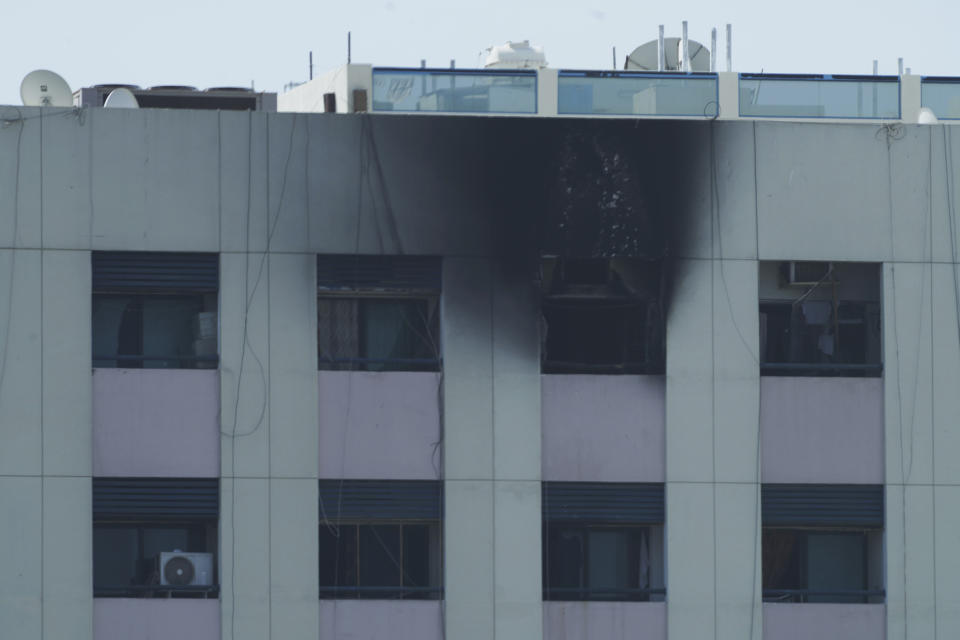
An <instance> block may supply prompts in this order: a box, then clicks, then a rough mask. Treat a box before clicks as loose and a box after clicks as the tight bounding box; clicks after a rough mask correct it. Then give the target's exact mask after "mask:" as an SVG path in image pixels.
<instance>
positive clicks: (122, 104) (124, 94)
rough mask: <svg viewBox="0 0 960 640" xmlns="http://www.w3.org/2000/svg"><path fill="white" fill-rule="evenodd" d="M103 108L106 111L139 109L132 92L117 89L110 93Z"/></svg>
mask: <svg viewBox="0 0 960 640" xmlns="http://www.w3.org/2000/svg"><path fill="white" fill-rule="evenodd" d="M103 106H104V107H106V108H108V109H139V108H140V103H139V102H137V96H135V95H133V91H130V89H127V88H125V87H119V88H117V89H114V90H113V91H111V92H110V95H108V96H107V99H106V100H105V101H104V103H103Z"/></svg>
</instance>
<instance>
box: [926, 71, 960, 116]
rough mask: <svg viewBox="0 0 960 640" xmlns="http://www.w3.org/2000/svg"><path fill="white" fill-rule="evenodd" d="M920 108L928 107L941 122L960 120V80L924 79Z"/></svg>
mask: <svg viewBox="0 0 960 640" xmlns="http://www.w3.org/2000/svg"><path fill="white" fill-rule="evenodd" d="M920 106H922V107H927V108H928V109H930V110H931V111H933V114H934V115H935V116H937V118H939V119H941V120H960V78H945V77H936V76H927V77H925V78H922V79H921V80H920Z"/></svg>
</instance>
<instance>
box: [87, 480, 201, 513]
mask: <svg viewBox="0 0 960 640" xmlns="http://www.w3.org/2000/svg"><path fill="white" fill-rule="evenodd" d="M219 514H220V482H219V480H217V479H216V478H94V479H93V519H94V520H100V521H103V520H130V519H137V520H199V519H216V518H217V517H219Z"/></svg>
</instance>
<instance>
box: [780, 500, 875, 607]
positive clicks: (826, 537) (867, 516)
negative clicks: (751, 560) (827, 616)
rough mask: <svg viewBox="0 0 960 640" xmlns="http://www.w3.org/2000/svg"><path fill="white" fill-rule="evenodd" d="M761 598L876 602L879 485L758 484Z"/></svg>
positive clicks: (797, 600)
mask: <svg viewBox="0 0 960 640" xmlns="http://www.w3.org/2000/svg"><path fill="white" fill-rule="evenodd" d="M762 545H763V547H762V555H763V598H764V600H765V601H767V602H838V603H868V602H883V599H884V590H883V487H880V486H872V485H764V486H763V539H762Z"/></svg>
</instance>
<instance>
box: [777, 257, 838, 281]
mask: <svg viewBox="0 0 960 640" xmlns="http://www.w3.org/2000/svg"><path fill="white" fill-rule="evenodd" d="M781 268H782V270H783V279H784V281H785V282H786V284H787V285H789V286H791V287H812V286H814V285H817V284H823V283H825V282H830V283H833V282H836V281H837V277H836V273H834V271H833V263H832V262H795V261H793V262H784V263H783V265H782V267H781Z"/></svg>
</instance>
